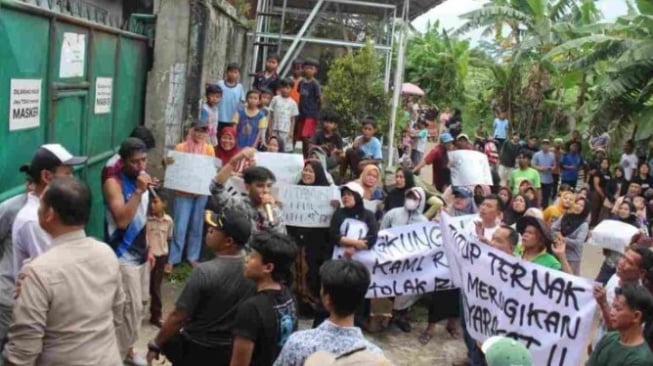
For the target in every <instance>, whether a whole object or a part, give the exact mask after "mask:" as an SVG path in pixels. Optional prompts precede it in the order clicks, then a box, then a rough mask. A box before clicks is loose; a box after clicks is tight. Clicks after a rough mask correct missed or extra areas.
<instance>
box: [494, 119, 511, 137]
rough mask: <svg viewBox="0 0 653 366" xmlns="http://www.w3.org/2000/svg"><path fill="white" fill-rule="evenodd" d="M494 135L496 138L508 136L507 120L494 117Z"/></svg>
mask: <svg viewBox="0 0 653 366" xmlns="http://www.w3.org/2000/svg"><path fill="white" fill-rule="evenodd" d="M492 126H494V137H495V138H498V139H504V140H505V139H506V138H507V137H508V120H507V119H499V118H495V119H494V123H493V124H492Z"/></svg>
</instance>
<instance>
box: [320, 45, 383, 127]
mask: <svg viewBox="0 0 653 366" xmlns="http://www.w3.org/2000/svg"><path fill="white" fill-rule="evenodd" d="M328 80H329V82H328V84H327V85H326V86H325V87H324V97H325V99H326V104H327V106H326V107H327V108H332V109H333V110H334V111H335V112H337V113H338V114H339V115H340V118H341V120H342V123H341V125H340V126H339V128H340V131H341V133H343V134H344V135H345V136H352V135H354V134H355V133H356V131H357V130H358V126H359V125H358V122H359V121H360V120H362V119H363V118H364V117H365V116H373V117H375V118H377V121H378V126H377V129H378V130H379V131H386V130H387V126H388V121H389V115H390V107H389V102H390V96H389V95H388V93H386V92H385V87H384V85H383V77H381V65H380V59H379V58H378V56H377V54H376V52H375V51H374V46H373V45H372V43H370V42H368V44H367V45H366V46H364V47H363V48H361V49H360V50H358V51H356V52H352V53H347V54H345V55H343V56H341V57H339V58H337V59H335V60H334V61H333V62H332V63H331V65H330V67H329V71H328Z"/></svg>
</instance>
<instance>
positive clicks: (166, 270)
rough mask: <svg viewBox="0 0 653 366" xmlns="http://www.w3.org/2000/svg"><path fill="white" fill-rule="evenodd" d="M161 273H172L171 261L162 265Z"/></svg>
mask: <svg viewBox="0 0 653 366" xmlns="http://www.w3.org/2000/svg"><path fill="white" fill-rule="evenodd" d="M163 273H165V274H171V273H172V263H166V265H165V266H164V267H163Z"/></svg>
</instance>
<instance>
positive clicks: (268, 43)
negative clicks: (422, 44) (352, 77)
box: [250, 0, 444, 162]
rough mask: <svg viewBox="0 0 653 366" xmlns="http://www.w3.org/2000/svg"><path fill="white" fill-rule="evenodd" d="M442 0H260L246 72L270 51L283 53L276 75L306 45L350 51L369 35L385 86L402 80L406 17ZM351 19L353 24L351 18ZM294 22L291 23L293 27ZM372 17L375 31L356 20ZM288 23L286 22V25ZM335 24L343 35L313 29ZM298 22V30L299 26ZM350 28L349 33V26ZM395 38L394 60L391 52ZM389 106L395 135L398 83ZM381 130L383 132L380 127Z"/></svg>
mask: <svg viewBox="0 0 653 366" xmlns="http://www.w3.org/2000/svg"><path fill="white" fill-rule="evenodd" d="M443 1H444V0H378V1H363V0H259V1H258V3H257V8H256V27H255V29H254V32H252V33H251V34H250V35H251V36H252V37H253V46H254V50H253V56H254V57H253V58H252V64H251V68H250V71H251V73H250V77H253V76H254V75H255V73H256V72H257V71H259V70H262V69H263V68H264V66H265V60H266V59H267V56H268V54H270V53H272V52H274V53H277V54H279V55H281V57H282V59H281V62H280V64H279V75H280V76H282V77H285V76H286V75H288V73H289V71H290V70H291V65H292V63H293V61H294V60H295V59H297V58H298V57H299V56H300V55H301V53H302V50H303V49H304V47H305V45H306V44H322V45H327V46H336V47H344V48H347V49H348V50H351V49H353V48H360V47H363V46H365V44H366V43H365V38H368V39H371V40H372V42H373V45H374V48H375V49H376V51H377V52H378V53H379V55H381V56H382V57H383V59H384V63H385V65H384V68H383V70H384V79H383V80H384V84H385V88H386V91H390V90H391V85H401V84H402V82H403V74H404V58H405V50H406V43H407V39H408V37H407V32H408V27H409V24H410V21H411V20H413V19H414V18H416V17H417V16H419V15H421V14H423V13H424V12H426V11H427V10H428V9H430V8H433V7H435V6H437V5H438V4H440V3H442V2H443ZM352 19H353V23H354V24H353V25H352V22H348V20H349V21H351V20H352ZM293 21H294V23H295V24H294V25H295V27H292V26H293V24H292V23H293ZM370 22H376V23H375V24H377V25H378V27H377V28H376V30H377V31H376V32H373V34H368V32H367V31H361V29H360V28H356V25H359V26H360V25H361V24H363V25H369V23H370ZM289 23H290V25H289ZM325 23H326V24H329V23H330V24H331V25H335V26H337V27H339V28H341V29H342V34H343V37H342V38H340V39H335V38H333V36H332V34H333V32H331V33H330V34H329V36H331V37H325V36H320V35H319V34H315V33H319V32H316V28H319V25H323V24H325ZM299 24H301V27H299V29H297V26H299ZM352 29H353V30H354V32H351V33H350V32H349V30H352ZM361 32H362V33H363V35H364V38H362V39H361V37H358V38H355V39H351V38H352V37H351V34H352V33H354V34H358V35H360V33H361ZM395 42H399V43H398V47H397V59H396V64H395V65H394V80H393V83H392V84H391V76H392V72H393V59H392V51H393V48H394V47H395ZM392 89H393V90H392V91H393V98H392V111H393V113H392V114H391V121H390V130H389V131H387V132H388V133H389V136H394V129H395V122H396V121H395V118H396V115H397V113H396V111H397V109H398V108H399V106H400V103H399V102H400V98H401V90H400V89H401V88H400V87H396V88H392ZM383 132H384V133H385V131H383ZM388 141H389V146H388V148H389V149H388V155H389V156H388V159H389V160H388V161H389V162H392V159H393V150H394V149H393V146H392V145H393V139H392V138H390V139H388Z"/></svg>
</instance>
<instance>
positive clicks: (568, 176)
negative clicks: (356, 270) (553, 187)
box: [560, 153, 583, 182]
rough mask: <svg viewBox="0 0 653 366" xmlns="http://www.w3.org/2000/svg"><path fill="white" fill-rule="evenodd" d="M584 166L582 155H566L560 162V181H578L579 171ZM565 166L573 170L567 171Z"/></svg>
mask: <svg viewBox="0 0 653 366" xmlns="http://www.w3.org/2000/svg"><path fill="white" fill-rule="evenodd" d="M581 165H583V158H581V157H580V154H570V153H567V154H564V155H563V156H562V160H561V161H560V179H561V180H564V181H574V182H575V181H578V171H579V170H580V167H581ZM565 166H573V169H565Z"/></svg>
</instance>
